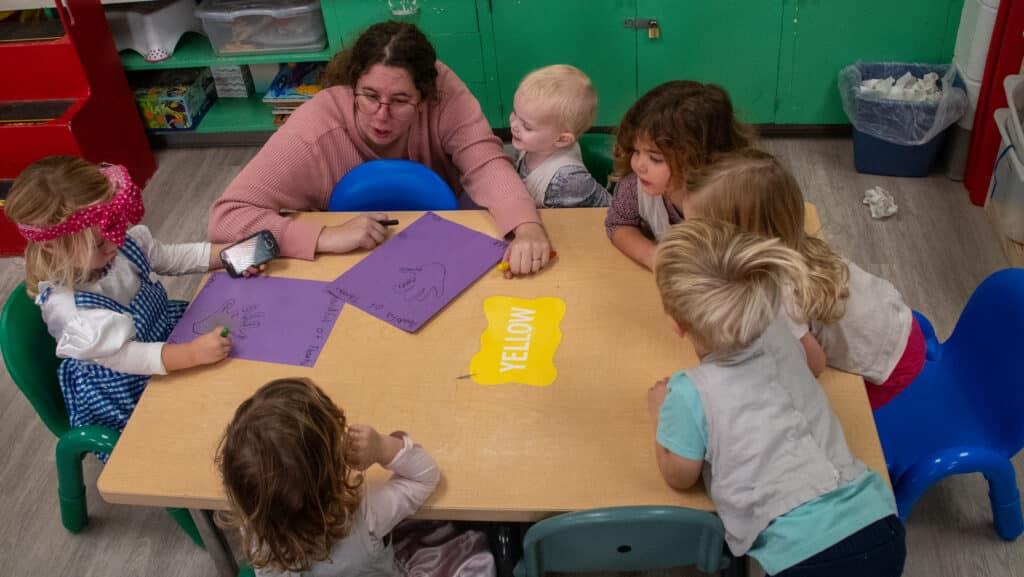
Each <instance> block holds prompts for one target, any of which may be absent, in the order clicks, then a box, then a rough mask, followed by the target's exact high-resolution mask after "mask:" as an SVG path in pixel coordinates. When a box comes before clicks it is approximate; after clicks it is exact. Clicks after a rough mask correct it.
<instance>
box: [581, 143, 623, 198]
mask: <svg viewBox="0 0 1024 577" xmlns="http://www.w3.org/2000/svg"><path fill="white" fill-rule="evenodd" d="M579 142H580V152H581V154H582V155H583V164H584V165H585V166H586V167H587V170H589V171H590V174H591V175H592V176H593V177H594V180H596V181H597V182H599V183H600V184H601V186H604V187H605V188H607V189H608V191H609V192H611V190H612V186H611V184H612V183H610V182H608V177H609V176H610V175H611V174H612V171H613V169H614V168H615V159H614V157H613V156H612V147H613V146H614V145H615V135H614V134H599V133H588V134H584V135H582V136H580V140H579Z"/></svg>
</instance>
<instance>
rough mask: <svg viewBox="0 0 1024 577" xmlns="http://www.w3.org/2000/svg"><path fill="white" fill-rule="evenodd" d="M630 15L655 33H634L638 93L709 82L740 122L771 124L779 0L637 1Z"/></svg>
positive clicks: (780, 16) (777, 44)
mask: <svg viewBox="0 0 1024 577" xmlns="http://www.w3.org/2000/svg"><path fill="white" fill-rule="evenodd" d="M851 3H853V2H851ZM636 14H637V18H653V19H655V20H657V22H658V25H659V29H660V36H659V37H658V38H656V39H651V38H649V37H648V31H647V30H645V29H644V30H637V31H636V33H635V34H636V39H637V88H638V92H639V93H640V94H644V93H645V92H647V91H648V90H650V89H651V88H653V87H655V86H657V85H658V84H661V83H663V82H666V81H668V80H677V79H681V80H699V81H701V82H713V83H715V84H718V85H720V86H722V87H723V88H725V90H726V91H727V92H728V93H729V96H730V97H731V98H732V102H733V106H734V107H735V108H736V111H737V113H738V114H739V116H740V118H742V119H743V120H744V121H746V122H754V123H772V122H775V121H776V120H775V97H776V87H777V85H778V67H779V64H778V62H779V43H780V38H779V36H780V31H781V20H782V0H687V1H686V2H681V1H678V0H638V6H637V13H636Z"/></svg>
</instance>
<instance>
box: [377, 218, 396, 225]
mask: <svg viewBox="0 0 1024 577" xmlns="http://www.w3.org/2000/svg"><path fill="white" fill-rule="evenodd" d="M377 224H380V225H381V226H395V225H396V224H398V219H397V218H391V219H388V220H378V221H377Z"/></svg>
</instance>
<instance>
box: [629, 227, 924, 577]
mask: <svg viewBox="0 0 1024 577" xmlns="http://www.w3.org/2000/svg"><path fill="white" fill-rule="evenodd" d="M804 275H806V267H805V265H804V263H803V258H802V257H801V255H800V254H799V253H797V252H796V251H794V250H792V249H789V248H787V247H785V246H784V245H783V244H782V243H781V242H780V241H779V240H778V239H774V238H765V237H760V236H756V235H753V234H749V233H744V232H740V231H739V230H737V229H736V227H734V226H733V225H731V224H728V223H725V222H721V221H701V220H693V221H687V222H686V223H683V224H681V225H679V226H676V227H673V229H672V230H671V231H670V232H669V233H667V234H666V235H665V237H664V238H663V239H662V241H661V243H660V245H659V247H658V252H657V256H656V264H655V277H656V279H657V284H658V289H659V291H660V293H661V299H662V302H663V304H664V307H665V312H666V313H667V314H668V316H669V318H670V320H671V323H672V326H673V328H674V329H675V331H676V333H677V334H679V335H680V336H689V339H690V341H691V342H692V343H693V346H694V349H695V350H696V352H697V354H698V356H699V357H700V365H698V366H697V367H694V368H692V369H687V370H685V371H680V372H679V373H676V374H675V375H673V376H672V377H671V379H665V380H662V381H659V382H658V383H657V384H655V385H654V386H653V387H651V389H650V390H649V392H648V407H649V410H650V413H651V416H652V417H653V418H654V419H655V420H656V423H657V433H656V446H655V451H656V455H657V463H658V467H659V469H660V471H661V474H662V476H663V477H664V478H665V480H666V482H667V483H668V484H669V485H670V486H672V487H673V488H676V489H680V490H682V489H687V488H689V487H690V486H692V485H693V484H694V483H696V482H697V479H698V478H699V477H700V476H701V475H702V474H703V476H704V484H705V486H706V487H707V490H708V494H709V495H710V496H711V499H712V501H713V502H714V504H715V509H716V511H717V512H718V514H719V516H720V517H721V519H722V523H723V524H724V525H725V533H726V542H727V543H728V545H729V548H730V549H731V550H732V553H733V554H734V555H737V556H740V555H745V554H746V555H750V556H751V557H753V558H755V559H757V561H758V562H759V563H760V564H761V566H762V567H763V568H764V569H765V571H766V572H767V573H768V574H769V575H776V576H794V577H795V576H797V575H799V576H817V575H821V576H829V577H836V576H839V577H843V576H860V575H872V576H874V577H886V576H894V577H895V576H897V575H900V574H901V572H902V570H903V563H904V560H905V558H906V545H905V534H904V529H903V525H902V524H901V523H900V521H899V519H898V518H897V517H896V515H895V512H896V504H895V500H894V498H893V495H892V491H891V490H890V489H889V486H888V484H887V483H886V482H885V481H884V480H883V479H882V478H881V477H880V476H879V475H878V474H876V473H874V472H873V471H870V470H868V469H867V468H866V467H865V466H864V464H863V463H862V462H860V461H859V460H858V459H856V458H855V457H854V456H853V455H852V454H851V452H850V449H849V447H848V446H847V445H846V439H845V438H844V436H843V430H842V427H841V426H840V424H839V421H838V420H837V419H836V417H835V415H833V414H832V412H831V410H830V409H829V405H828V399H827V398H826V397H825V394H824V393H823V392H822V390H821V387H820V386H819V385H818V383H817V381H815V380H814V376H813V375H812V374H811V372H810V370H809V369H808V368H807V364H806V362H805V360H804V355H803V352H802V351H801V350H800V345H799V344H798V343H797V341H796V340H795V339H793V337H792V336H791V335H790V334H789V331H788V330H787V329H786V327H785V326H784V323H783V322H782V321H781V320H780V318H779V317H780V314H779V312H780V309H779V307H780V302H781V301H782V298H783V296H782V295H783V292H784V291H785V290H788V288H787V287H791V286H803V284H804V283H803V280H802V277H803V276H804Z"/></svg>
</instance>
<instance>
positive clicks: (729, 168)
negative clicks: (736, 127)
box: [687, 149, 925, 409]
mask: <svg viewBox="0 0 1024 577" xmlns="http://www.w3.org/2000/svg"><path fill="white" fill-rule="evenodd" d="M687 187H688V190H689V191H690V194H691V197H692V199H691V202H693V204H694V205H695V206H696V207H697V210H696V212H698V213H699V214H701V215H702V216H703V217H704V218H714V219H720V220H725V221H727V222H731V223H733V224H735V225H737V226H738V227H739V228H740V229H741V230H744V231H747V232H753V233H755V234H760V235H764V236H769V237H777V238H779V239H782V241H783V242H784V243H785V244H786V246H789V247H790V248H792V249H794V250H796V251H797V252H799V253H800V254H801V255H803V257H804V261H805V262H806V263H807V267H808V271H809V274H808V275H807V282H806V286H805V287H803V290H804V291H805V292H806V293H807V295H808V296H807V299H806V300H805V302H804V304H803V306H802V307H799V308H797V307H794V306H786V309H787V312H788V314H787V317H786V318H787V320H788V325H789V327H790V331H791V332H792V333H793V336H795V337H796V338H798V339H800V340H801V343H802V344H803V345H804V348H805V351H806V352H807V359H808V364H809V365H810V367H811V370H812V371H814V373H815V374H818V373H820V372H821V370H823V369H824V367H825V365H826V364H828V365H829V366H832V367H835V368H837V369H840V370H844V371H847V372H851V373H855V374H859V375H862V376H863V377H864V382H865V386H866V389H867V393H868V398H869V400H870V401H871V407H872V408H873V409H877V408H879V407H881V406H883V405H885V404H886V403H888V402H889V401H890V400H892V399H893V398H894V397H895V396H896V395H897V394H899V393H900V391H902V390H903V389H905V388H906V387H907V386H908V385H909V384H910V383H911V382H912V381H913V380H914V379H915V378H916V377H917V375H918V374H919V373H920V372H921V369H922V368H923V367H924V361H925V339H924V334H923V333H922V332H921V327H920V326H919V325H918V323H917V320H916V319H915V318H914V316H913V313H912V312H911V310H910V307H908V306H907V305H906V303H904V301H903V297H902V296H901V295H900V293H899V291H897V290H896V288H895V287H894V286H893V285H892V284H891V283H890V282H889V281H887V280H885V279H882V278H879V277H876V276H874V275H872V274H870V273H868V272H866V271H864V270H863V269H861V268H860V267H858V266H857V265H856V264H854V263H852V262H850V261H848V260H846V259H844V258H842V257H841V256H839V255H838V254H836V253H835V252H834V251H833V250H832V249H831V247H829V245H828V244H827V243H826V242H825V241H823V240H821V239H819V238H816V237H813V236H809V235H807V234H806V233H805V232H804V199H803V195H802V194H801V192H800V187H799V185H798V184H797V182H796V179H795V178H793V175H792V174H790V172H789V171H788V170H786V169H785V167H783V166H782V164H781V163H780V162H779V161H778V160H777V159H776V158H775V157H773V156H772V155H770V154H768V153H767V152H762V151H759V150H753V149H748V150H743V151H737V152H735V153H733V154H728V155H724V156H723V157H722V158H720V159H718V160H717V161H716V162H715V163H713V164H711V165H709V166H707V167H705V168H704V169H703V170H700V171H695V172H693V173H692V174H691V175H690V178H689V179H688V185H687ZM787 301H791V299H787Z"/></svg>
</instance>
